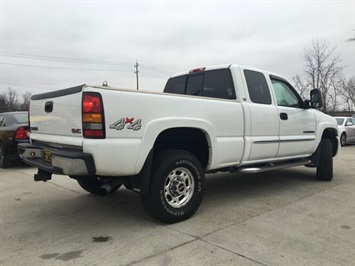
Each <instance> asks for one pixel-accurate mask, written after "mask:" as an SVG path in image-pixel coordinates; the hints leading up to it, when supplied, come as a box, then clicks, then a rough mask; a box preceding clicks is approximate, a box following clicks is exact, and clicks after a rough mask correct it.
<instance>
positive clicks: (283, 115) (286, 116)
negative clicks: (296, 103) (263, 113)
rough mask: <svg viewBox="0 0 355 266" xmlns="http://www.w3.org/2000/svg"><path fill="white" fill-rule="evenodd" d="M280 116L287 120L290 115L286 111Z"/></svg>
mask: <svg viewBox="0 0 355 266" xmlns="http://www.w3.org/2000/svg"><path fill="white" fill-rule="evenodd" d="M280 118H281V120H287V119H288V115H287V114H286V113H280Z"/></svg>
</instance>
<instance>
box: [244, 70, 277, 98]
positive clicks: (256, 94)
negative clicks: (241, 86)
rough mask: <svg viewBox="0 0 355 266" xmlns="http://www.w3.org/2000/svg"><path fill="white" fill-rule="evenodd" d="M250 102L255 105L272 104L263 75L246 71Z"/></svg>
mask: <svg viewBox="0 0 355 266" xmlns="http://www.w3.org/2000/svg"><path fill="white" fill-rule="evenodd" d="M244 76H245V80H246V82H247V86H248V91H249V96H250V100H251V101H252V102H253V103H261V104H271V95H270V90H269V87H268V85H267V82H266V79H265V76H264V74H263V73H260V72H257V71H252V70H244Z"/></svg>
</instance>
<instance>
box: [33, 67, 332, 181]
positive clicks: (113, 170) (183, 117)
mask: <svg viewBox="0 0 355 266" xmlns="http://www.w3.org/2000/svg"><path fill="white" fill-rule="evenodd" d="M220 68H230V71H231V75H232V78H233V81H234V86H235V91H236V95H237V99H236V100H227V99H216V98H208V97H200V96H191V95H189V96H187V95H176V94H167V93H153V92H143V91H135V90H122V89H115V88H111V87H97V86H89V85H85V86H83V88H82V91H80V92H77V93H74V94H69V95H64V96H60V97H54V98H49V99H43V100H42V99H40V100H35V101H32V102H31V110H30V121H31V128H37V130H36V131H32V133H31V140H32V141H42V142H46V143H50V144H51V145H53V146H61V145H63V146H64V145H65V146H67V145H69V146H74V147H77V148H80V149H82V150H83V151H84V152H86V153H90V154H92V156H93V158H94V161H95V166H96V174H97V175H104V176H129V175H135V174H137V173H139V172H140V170H141V169H142V167H143V164H144V162H145V160H146V158H147V156H148V153H149V151H150V150H151V149H152V147H153V146H154V143H155V141H156V139H157V137H158V136H159V134H161V133H162V132H163V131H164V130H167V129H172V128H196V129H200V130H202V131H203V132H204V134H205V135H206V139H207V142H208V145H209V156H208V157H209V161H208V165H207V166H206V170H213V169H219V168H225V167H232V166H234V167H235V166H241V165H248V164H253V163H260V162H270V161H278V160H286V159H293V158H302V157H306V156H310V155H311V154H312V153H313V152H314V151H315V150H316V148H317V146H318V144H319V142H320V140H321V136H320V134H319V132H320V131H321V130H324V128H326V127H332V128H333V124H332V123H333V121H332V119H331V118H325V117H326V116H325V115H320V114H318V113H319V112H317V111H315V110H312V109H299V108H288V107H282V106H281V107H280V106H277V104H276V102H275V95H274V93H273V92H272V90H270V91H271V94H272V103H271V104H270V105H265V104H257V103H253V102H252V101H251V99H250V97H249V93H248V89H247V83H246V79H245V77H244V74H243V71H244V70H245V69H247V70H254V71H259V72H261V73H263V74H264V75H265V78H266V80H267V82H268V86H269V87H270V88H271V87H272V85H271V81H270V78H269V75H272V73H269V72H266V71H261V70H257V69H254V68H246V67H242V66H237V65H232V66H229V65H223V66H214V67H208V68H206V71H207V70H212V69H220ZM187 73H188V72H183V73H180V74H178V75H175V76H179V75H182V74H187ZM85 92H96V93H99V94H101V96H102V101H103V108H104V120H105V130H106V137H105V139H86V138H84V137H83V134H82V132H81V128H82V113H81V108H82V107H81V102H82V94H83V93H85ZM48 101H50V102H53V111H52V112H49V113H46V112H45V111H44V110H43V106H44V105H45V104H46V102H48ZM283 112H287V113H288V115H289V119H288V120H286V121H283V120H280V113H283ZM315 113H317V115H315ZM121 119H124V120H125V119H130V120H131V121H133V122H134V121H137V120H140V121H141V127H140V129H139V130H127V129H126V128H125V129H124V130H119V129H117V128H115V124H116V125H117V123H118V122H119V121H120V120H121ZM319 119H323V120H324V119H325V120H327V121H328V120H329V123H320V122H319V121H318V120H319ZM299 121H302V123H300V122H299ZM334 124H335V123H334ZM317 127H318V128H317ZM335 127H336V126H335ZM79 129H80V132H79V131H78V130H79Z"/></svg>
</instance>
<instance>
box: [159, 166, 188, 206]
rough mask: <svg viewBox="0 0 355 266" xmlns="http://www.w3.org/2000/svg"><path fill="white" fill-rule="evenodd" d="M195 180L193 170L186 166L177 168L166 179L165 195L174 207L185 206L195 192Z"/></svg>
mask: <svg viewBox="0 0 355 266" xmlns="http://www.w3.org/2000/svg"><path fill="white" fill-rule="evenodd" d="M194 187H195V182H194V178H193V176H192V174H191V172H190V171H189V170H188V169H186V168H184V167H180V168H176V169H174V170H173V171H171V172H170V174H169V175H168V176H167V178H166V180H165V187H164V197H165V200H166V201H167V203H168V204H169V205H170V206H171V207H173V208H181V207H183V206H185V205H186V204H187V203H188V202H189V201H190V199H191V198H192V195H193V194H194Z"/></svg>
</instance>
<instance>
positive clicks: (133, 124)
mask: <svg viewBox="0 0 355 266" xmlns="http://www.w3.org/2000/svg"><path fill="white" fill-rule="evenodd" d="M126 124H128V126H127V129H132V130H134V131H138V130H140V129H141V127H142V120H141V119H137V120H136V121H134V118H128V117H126V118H121V119H120V120H118V121H116V122H115V123H113V124H111V125H110V128H111V129H116V130H122V129H124V128H125V126H126Z"/></svg>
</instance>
